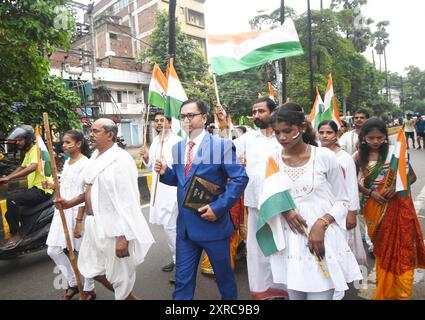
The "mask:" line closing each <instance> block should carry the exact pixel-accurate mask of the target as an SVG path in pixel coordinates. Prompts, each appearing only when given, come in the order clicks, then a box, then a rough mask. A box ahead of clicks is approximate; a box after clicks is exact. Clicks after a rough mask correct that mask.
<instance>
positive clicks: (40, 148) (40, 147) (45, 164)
mask: <svg viewBox="0 0 425 320" xmlns="http://www.w3.org/2000/svg"><path fill="white" fill-rule="evenodd" d="M35 142H36V145H37V171H38V172H39V173H40V174H41V175H42V176H44V177H50V176H51V175H52V162H51V161H50V155H49V151H48V150H47V147H46V145H45V144H44V141H43V139H42V138H41V135H40V127H39V126H36V127H35Z"/></svg>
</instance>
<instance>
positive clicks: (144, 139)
mask: <svg viewBox="0 0 425 320" xmlns="http://www.w3.org/2000/svg"><path fill="white" fill-rule="evenodd" d="M150 108H151V106H150V104H148V107H147V111H146V122H145V130H144V131H143V146H144V147H146V140H147V135H148V122H149V112H150Z"/></svg>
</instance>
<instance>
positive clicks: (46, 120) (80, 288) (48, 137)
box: [43, 112, 85, 300]
mask: <svg viewBox="0 0 425 320" xmlns="http://www.w3.org/2000/svg"><path fill="white" fill-rule="evenodd" d="M43 121H44V130H45V131H46V140H47V148H48V149H49V155H50V161H51V163H52V173H53V179H54V186H55V198H56V200H58V199H60V198H61V194H60V185H59V179H58V170H57V167H56V161H55V156H54V154H53V144H52V137H51V135H50V125H49V116H48V114H47V113H46V112H43ZM59 214H60V217H61V220H62V227H63V232H64V234H65V240H66V248H67V249H68V252H69V260H70V261H71V266H72V269H73V270H74V274H75V278H76V280H77V287H78V292H79V296H80V300H85V295H84V292H83V285H82V284H81V279H80V273H79V271H78V267H77V261H76V260H75V254H74V249H73V248H72V244H71V238H70V237H69V231H68V226H67V224H66V220H65V213H64V211H63V209H59Z"/></svg>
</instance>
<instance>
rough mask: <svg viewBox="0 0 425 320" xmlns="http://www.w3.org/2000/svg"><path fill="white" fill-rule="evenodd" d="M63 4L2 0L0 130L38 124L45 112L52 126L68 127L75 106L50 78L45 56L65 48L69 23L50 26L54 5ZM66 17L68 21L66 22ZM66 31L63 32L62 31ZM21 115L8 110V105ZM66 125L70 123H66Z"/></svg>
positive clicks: (73, 99)
mask: <svg viewBox="0 0 425 320" xmlns="http://www.w3.org/2000/svg"><path fill="white" fill-rule="evenodd" d="M67 2H68V1H67V0H38V1H34V0H20V1H13V0H7V1H2V2H1V5H0V130H7V129H8V128H10V127H11V126H13V125H15V124H17V123H23V122H25V123H28V124H31V125H34V124H36V123H41V122H40V119H41V117H42V111H48V112H49V115H51V119H52V123H53V122H56V123H58V124H59V123H60V124H62V125H63V126H65V127H69V126H70V125H71V124H72V123H73V121H74V120H75V119H76V114H75V111H74V109H75V107H76V106H77V105H78V104H79V102H78V100H77V99H76V97H75V95H74V94H72V93H70V92H69V91H68V90H67V89H66V88H65V87H64V84H63V82H62V81H61V80H59V79H55V78H52V77H49V62H48V60H47V59H46V58H45V55H47V54H51V53H52V52H53V51H54V49H55V48H56V47H61V48H64V49H66V48H69V46H70V39H71V36H72V32H71V30H72V29H73V27H74V21H73V20H72V19H71V18H70V19H68V23H67V24H65V25H63V24H59V26H60V27H61V28H55V27H58V25H56V24H55V22H57V18H58V12H59V11H58V10H57V9H58V8H59V7H58V6H63V5H65V4H66V3H67ZM68 18H69V17H68ZM64 28H65V29H64ZM17 101H19V102H23V103H24V104H25V105H26V107H24V109H23V111H18V112H17V111H13V110H11V109H10V105H11V104H12V103H13V102H17ZM68 122H69V123H68Z"/></svg>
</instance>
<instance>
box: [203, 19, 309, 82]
mask: <svg viewBox="0 0 425 320" xmlns="http://www.w3.org/2000/svg"><path fill="white" fill-rule="evenodd" d="M302 54H304V51H303V49H302V47H301V43H300V40H299V38H298V33H297V30H296V29H295V25H294V22H293V21H292V20H291V19H287V20H286V21H285V23H284V24H283V25H281V26H279V27H278V28H276V29H272V30H260V31H252V32H246V33H239V34H233V35H221V36H220V35H214V36H213V35H210V36H208V56H209V57H210V63H211V66H212V70H213V73H215V74H217V75H223V74H226V73H230V72H236V71H241V70H246V69H250V68H253V67H256V66H259V65H262V64H265V63H267V62H269V61H273V60H278V59H282V58H287V57H292V56H298V55H302Z"/></svg>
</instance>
